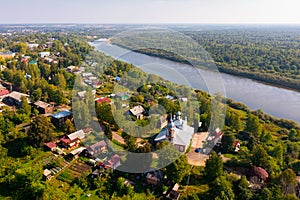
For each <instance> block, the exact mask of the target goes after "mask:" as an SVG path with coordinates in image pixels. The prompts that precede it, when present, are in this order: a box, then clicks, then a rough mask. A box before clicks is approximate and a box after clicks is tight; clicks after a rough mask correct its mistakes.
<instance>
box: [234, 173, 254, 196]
mask: <svg viewBox="0 0 300 200" xmlns="http://www.w3.org/2000/svg"><path fill="white" fill-rule="evenodd" d="M235 194H236V199H243V200H248V199H251V198H252V196H253V193H252V191H251V189H249V183H248V181H247V178H246V176H242V177H241V179H240V180H239V181H238V183H237V187H236V191H235Z"/></svg>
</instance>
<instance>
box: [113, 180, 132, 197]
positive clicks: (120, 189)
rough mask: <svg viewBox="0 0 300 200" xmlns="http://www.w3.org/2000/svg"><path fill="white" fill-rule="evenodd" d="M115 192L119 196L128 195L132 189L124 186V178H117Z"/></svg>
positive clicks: (126, 185)
mask: <svg viewBox="0 0 300 200" xmlns="http://www.w3.org/2000/svg"><path fill="white" fill-rule="evenodd" d="M116 191H117V193H118V195H119V196H123V195H128V194H131V193H132V192H133V189H132V187H131V186H130V185H128V184H125V178H123V177H119V178H118V180H117V182H116Z"/></svg>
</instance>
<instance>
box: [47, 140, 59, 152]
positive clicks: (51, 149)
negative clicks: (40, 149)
mask: <svg viewBox="0 0 300 200" xmlns="http://www.w3.org/2000/svg"><path fill="white" fill-rule="evenodd" d="M45 147H46V148H47V149H49V150H50V151H55V150H56V147H57V145H56V144H55V143H54V142H48V143H45Z"/></svg>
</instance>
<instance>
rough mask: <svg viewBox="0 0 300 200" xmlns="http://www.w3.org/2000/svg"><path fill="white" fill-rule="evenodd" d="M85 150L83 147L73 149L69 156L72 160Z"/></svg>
mask: <svg viewBox="0 0 300 200" xmlns="http://www.w3.org/2000/svg"><path fill="white" fill-rule="evenodd" d="M85 149H86V148H85V147H79V148H77V149H74V150H73V151H71V152H70V154H69V155H70V156H71V157H72V158H75V157H77V156H78V155H79V154H81V152H83V151H84V150H85Z"/></svg>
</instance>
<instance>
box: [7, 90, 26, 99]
mask: <svg viewBox="0 0 300 200" xmlns="http://www.w3.org/2000/svg"><path fill="white" fill-rule="evenodd" d="M7 96H8V97H10V98H13V99H15V100H17V101H21V97H22V96H25V97H29V95H27V94H23V93H20V92H16V91H13V92H12V93H10V94H8V95H7Z"/></svg>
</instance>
